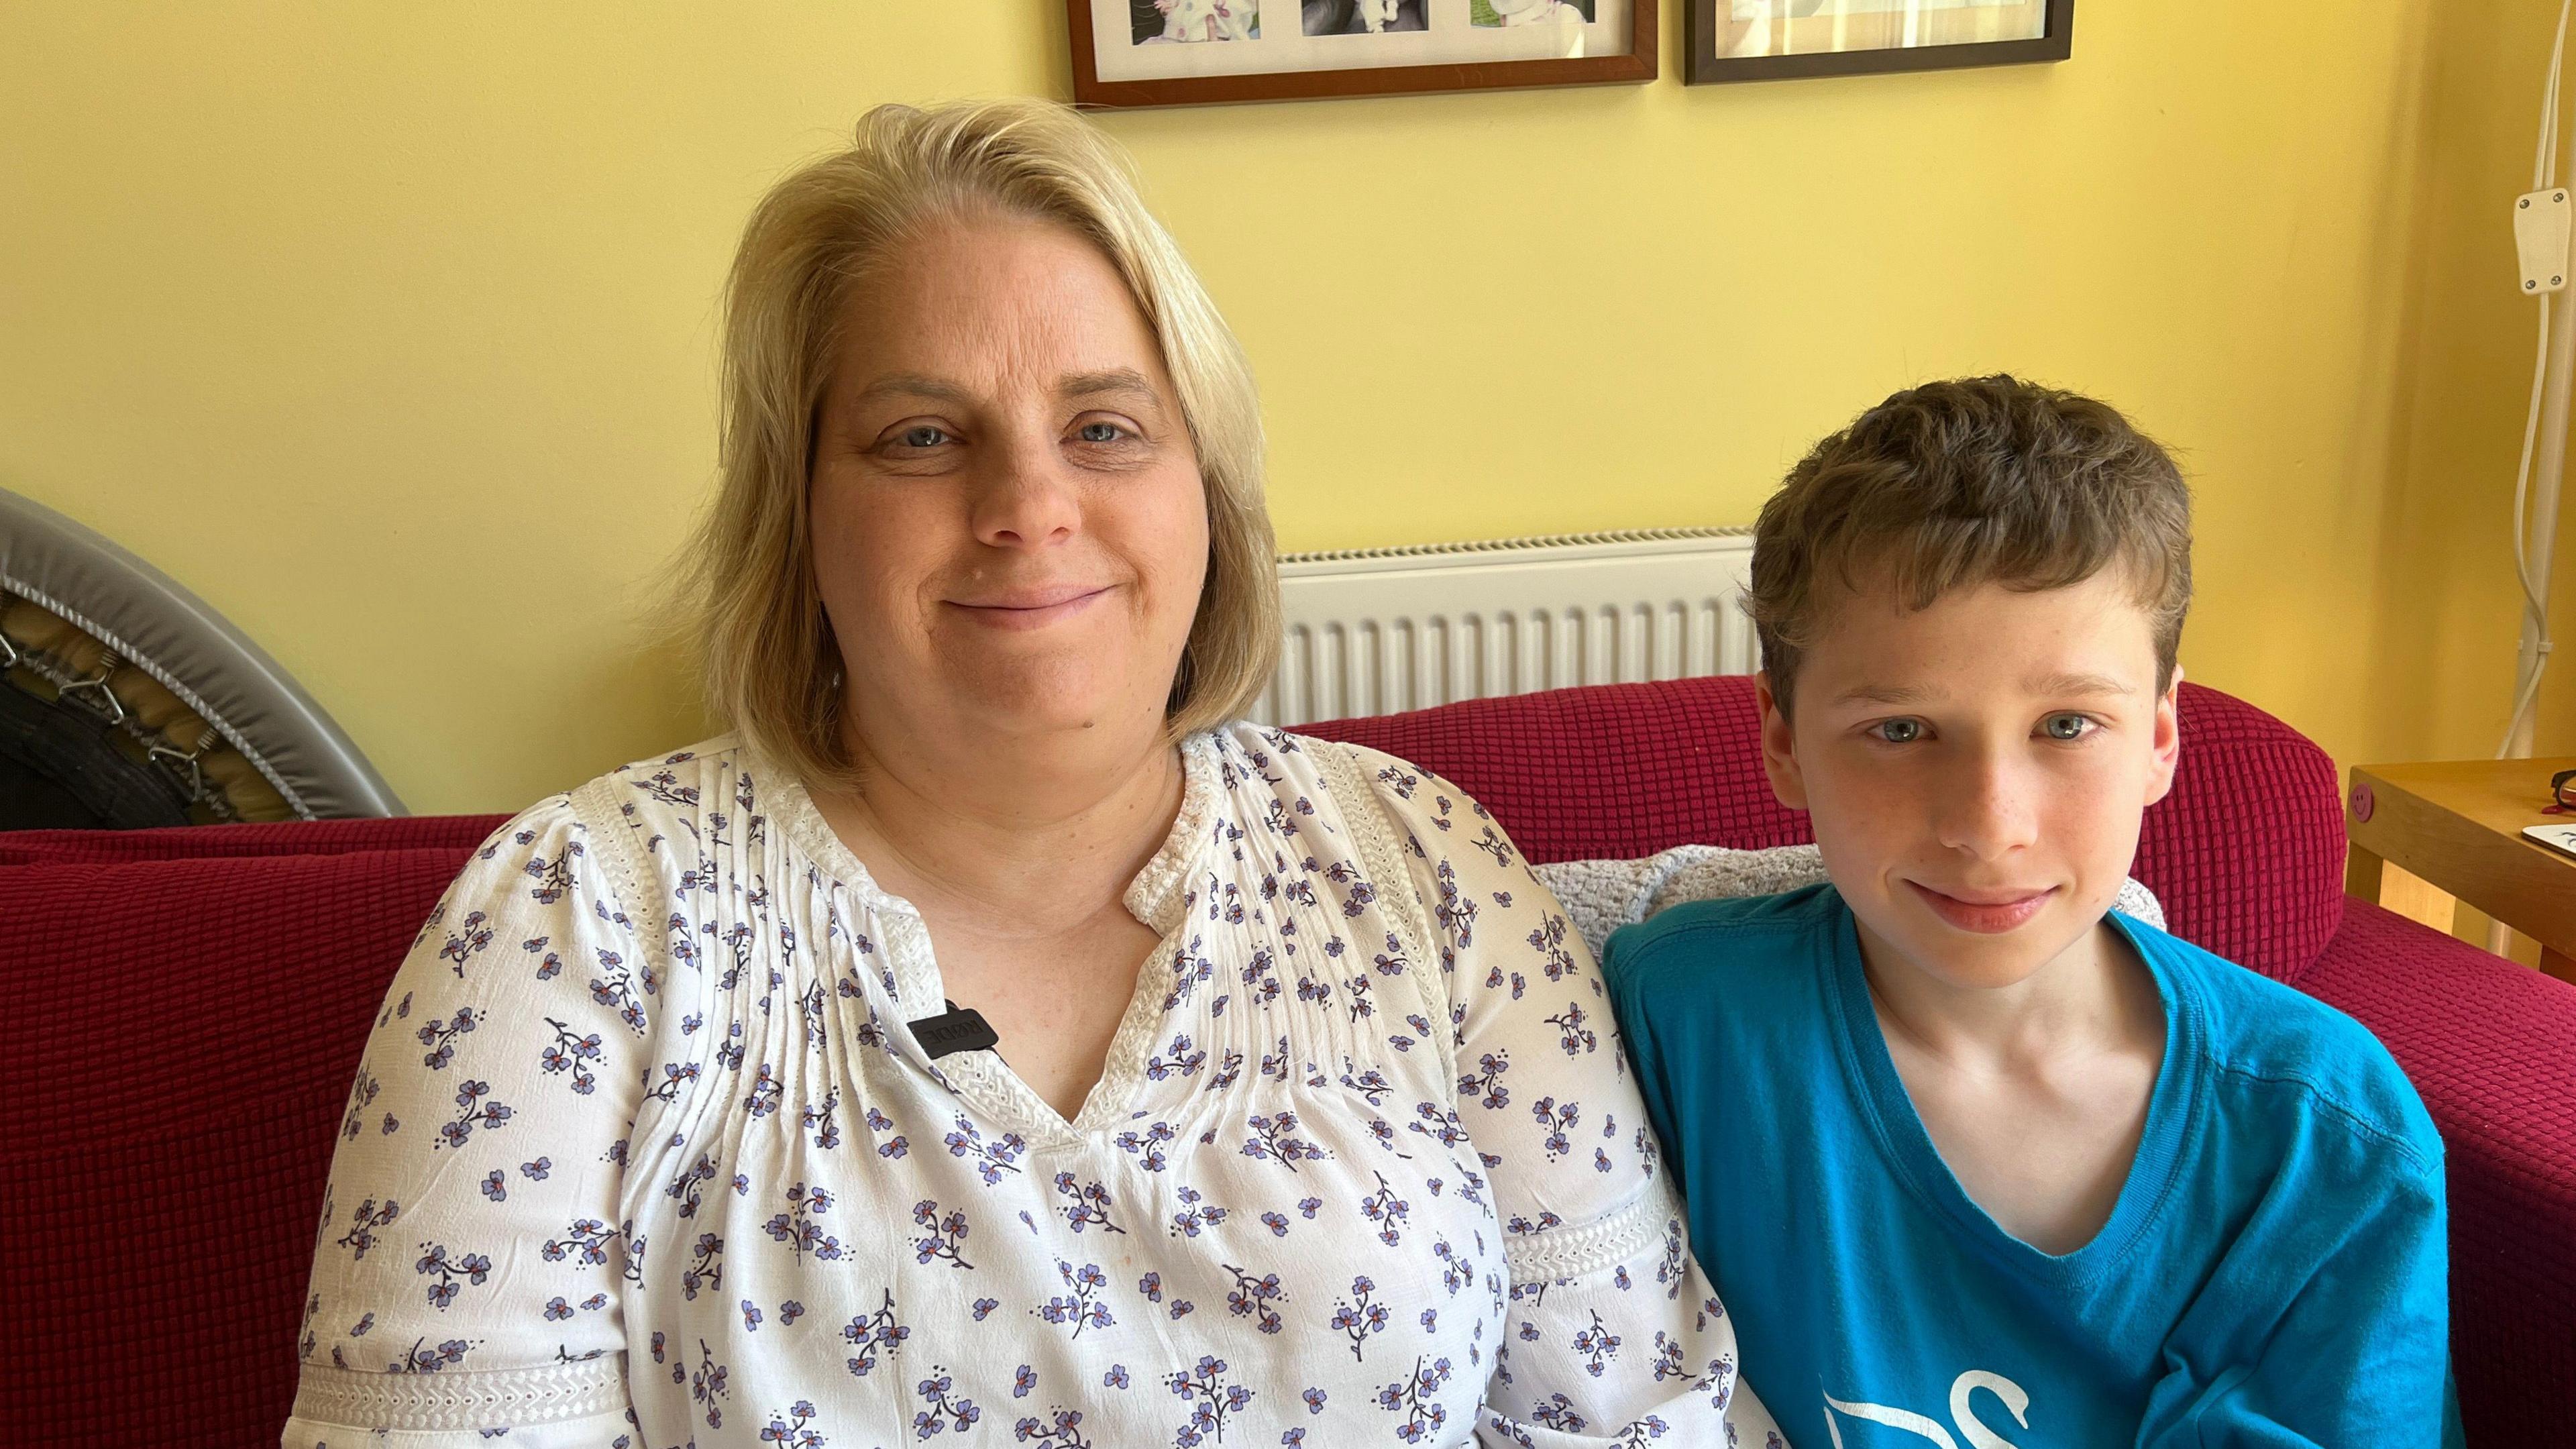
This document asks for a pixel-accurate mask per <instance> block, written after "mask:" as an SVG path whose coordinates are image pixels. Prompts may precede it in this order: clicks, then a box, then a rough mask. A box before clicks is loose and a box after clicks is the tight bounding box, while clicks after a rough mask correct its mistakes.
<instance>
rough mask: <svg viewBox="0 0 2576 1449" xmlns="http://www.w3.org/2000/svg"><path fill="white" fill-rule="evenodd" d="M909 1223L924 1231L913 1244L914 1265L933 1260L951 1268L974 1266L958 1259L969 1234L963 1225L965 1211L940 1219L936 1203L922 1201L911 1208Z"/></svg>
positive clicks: (950, 1211) (964, 1223)
mask: <svg viewBox="0 0 2576 1449" xmlns="http://www.w3.org/2000/svg"><path fill="white" fill-rule="evenodd" d="M912 1222H913V1226H915V1227H918V1228H920V1229H922V1230H923V1234H922V1236H920V1237H918V1238H915V1239H913V1241H912V1252H913V1261H915V1262H917V1263H923V1264H927V1263H930V1262H932V1261H934V1260H936V1261H939V1262H943V1263H946V1264H948V1265H949V1266H950V1267H953V1268H972V1267H974V1266H975V1265H974V1264H972V1263H969V1262H967V1261H966V1260H965V1259H964V1258H963V1257H960V1256H959V1255H958V1251H957V1250H958V1245H959V1244H961V1243H963V1242H965V1241H966V1234H967V1233H968V1232H969V1231H970V1229H969V1228H968V1227H967V1225H966V1212H965V1209H963V1208H951V1209H949V1211H948V1213H947V1214H946V1215H945V1216H942V1215H941V1213H940V1211H939V1204H938V1203H937V1202H934V1201H932V1200H931V1199H929V1198H923V1199H922V1200H921V1201H919V1202H917V1203H914V1204H913V1205H912Z"/></svg>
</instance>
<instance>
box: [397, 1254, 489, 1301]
mask: <svg viewBox="0 0 2576 1449" xmlns="http://www.w3.org/2000/svg"><path fill="white" fill-rule="evenodd" d="M420 1246H421V1255H420V1261H419V1262H417V1263H414V1264H412V1271H413V1272H415V1273H418V1274H421V1275H422V1276H424V1277H429V1278H435V1279H436V1280H438V1281H436V1282H434V1283H432V1284H430V1285H429V1306H430V1307H432V1308H437V1309H441V1310H444V1309H445V1308H446V1307H447V1306H448V1305H449V1304H451V1303H454V1302H455V1301H456V1291H457V1289H459V1288H460V1287H463V1286H465V1284H460V1283H459V1282H457V1279H458V1278H460V1277H462V1278H463V1279H464V1280H465V1283H468V1284H472V1285H473V1286H474V1287H477V1288H480V1287H482V1286H483V1280H484V1279H485V1278H488V1277H490V1276H491V1275H492V1260H491V1259H490V1258H489V1257H487V1256H485V1255H484V1254H481V1253H467V1254H465V1255H464V1256H463V1257H460V1258H456V1259H453V1260H451V1259H449V1257H448V1256H447V1246H446V1244H444V1243H423V1244H421V1245H420Z"/></svg>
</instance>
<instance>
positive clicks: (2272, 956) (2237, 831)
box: [1301, 675, 2344, 980]
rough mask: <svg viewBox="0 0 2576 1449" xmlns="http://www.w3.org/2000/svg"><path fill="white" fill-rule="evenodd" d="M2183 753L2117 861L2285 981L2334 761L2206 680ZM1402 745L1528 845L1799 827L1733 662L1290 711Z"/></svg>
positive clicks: (2311, 924) (1792, 832) (1653, 841)
mask: <svg viewBox="0 0 2576 1449" xmlns="http://www.w3.org/2000/svg"><path fill="white" fill-rule="evenodd" d="M2181 716H2182V718H2181V724H2182V739H2183V748H2182V763H2181V766H2180V768H2179V769H2178V770H2177V771H2176V772H2175V775H2174V788H2173V793H2172V794H2171V795H2169V796H2167V797H2166V799H2165V801H2164V803H2163V804H2160V805H2158V806H2156V807H2155V808H2153V809H2151V810H2149V811H2148V812H2147V817H2146V825H2145V830H2144V833H2143V834H2142V835H2141V836H2140V838H2139V841H2138V857H2137V863H2136V864H2135V865H2134V866H2133V867H2132V868H2131V871H2132V873H2133V874H2134V875H2136V876H2137V878H2138V879H2139V880H2140V881H2142V882H2144V883H2145V884H2146V886H2147V888H2148V889H2150V890H2152V891H2154V892H2155V893H2156V898H2157V899H2158V900H2159V901H2160V902H2162V903H2163V905H2164V908H2165V918H2166V921H2167V923H2168V924H2169V925H2170V926H2172V928H2173V931H2174V934H2175V935H2178V936H2181V937H2182V938H2184V939H2185V940H2188V941H2191V942H2194V943H2195V944H2197V945H2200V946H2203V947H2206V948H2207V949H2209V950H2212V951H2215V952H2217V953H2218V954H2219V955H2221V956H2224V957H2226V958H2227V959H2229V960H2231V961H2235V962H2238V963H2240V964H2243V965H2246V966H2251V967H2253V968H2254V969H2255V970H2257V971H2261V972H2263V973H2265V974H2266V975H2270V976H2276V977H2279V978H2281V979H2283V980H2295V979H2296V978H2297V976H2298V973H2299V972H2300V971H2301V970H2302V969H2303V968H2305V967H2306V966H2307V964H2308V963H2309V962H2310V961H2313V960H2315V959H2316V956H2317V953H2318V952H2319V951H2322V950H2324V949H2325V944H2326V941H2327V939H2328V938H2329V937H2331V936H2333V935H2334V932H2335V927H2336V925H2337V924H2338V923H2339V922H2340V921H2341V920H2342V910H2343V906H2342V901H2343V855H2344V839H2343V804H2342V792H2341V790H2340V789H2339V788H2338V787H2337V785H2336V781H2335V768H2334V762H2333V761H2332V760H2330V759H2328V758H2326V755H2325V752H2324V751H2322V750H2320V749H2318V748H2317V747H2316V746H2315V745H2314V744H2311V743H2310V742H2309V741H2308V739H2307V737H2306V736H2304V735H2301V734H2300V733H2299V732H2298V731H2296V730H2294V729H2291V728H2290V727H2289V726H2288V725H2285V724H2283V723H2281V722H2280V721H2279V720H2276V719H2274V718H2272V717H2271V716H2270V715H2268V714H2265V713H2263V712H2262V711H2261V710H2259V709H2256V708H2254V707H2253V706H2252V705H2250V704H2247V703H2245V702H2244V701H2243V700H2240V699H2235V698H2232V697H2230V696H2228V695H2224V694H2221V693H2219V692H2218V691H2216V690H2214V689H2203V688H2201V687H2199V686H2198V685H2194V684H2185V685H2184V686H2183V690H2182V710H2181ZM1301 728H1302V731H1303V732H1304V733H1307V734H1313V735H1318V736H1321V737H1323V738H1325V739H1336V740H1349V741H1352V742H1354V743H1357V744H1363V745H1367V746H1369V747H1371V748H1373V749H1380V750H1384V751H1386V752H1387V753H1389V754H1391V755H1398V756H1401V757H1403V758H1404V759H1407V760H1410V761H1412V762H1413V763H1414V764H1417V765H1420V766H1422V767H1423V768H1424V769H1427V770H1431V771H1433V772H1435V773H1437V774H1439V775H1442V776H1444V777H1446V778H1447V779H1449V780H1451V781H1452V782H1454V783H1455V784H1456V785H1457V786H1458V788H1459V789H1461V790H1464V791H1466V792H1467V793H1468V794H1470V795H1473V796H1475V797H1476V798H1477V799H1478V800H1479V801H1481V802H1483V803H1484V805H1485V806H1486V808H1488V809H1490V810H1492V811H1493V812H1494V814H1495V815H1496V816H1498V817H1499V818H1500V819H1501V820H1502V822H1503V825H1504V828H1505V829H1507V830H1509V831H1510V832H1511V833H1512V837H1513V839H1514V840H1515V841H1517V842H1518V843H1519V845H1520V848H1521V849H1522V850H1523V851H1524V852H1526V853H1527V854H1528V855H1529V857H1530V859H1532V860H1537V861H1555V860H1581V859H1589V858H1596V857H1620V856H1635V855H1646V854H1651V853H1653V852H1655V851H1658V850H1664V849H1668V848H1669V847H1672V846H1676V845H1686V844H1701V845H1727V846H1733V847H1735V848H1737V849H1740V850H1751V849H1756V848H1759V847H1763V846H1773V845H1798V844H1804V843H1806V842H1808V841H1810V840H1813V839H1814V838H1815V837H1814V835H1813V833H1812V832H1811V831H1810V830H1809V828H1808V824H1807V817H1806V816H1805V815H1804V814H1802V813H1800V812H1796V811H1791V810H1787V809H1784V808H1782V807H1781V805H1780V803H1779V802H1778V801H1776V800H1774V799H1773V798H1772V797H1771V787H1770V784H1769V783H1768V782H1767V781H1766V780H1764V778H1763V775H1762V760H1761V756H1760V754H1759V745H1758V740H1759V737H1760V725H1759V720H1758V718H1757V716H1756V713H1755V707H1754V702H1753V681H1752V680H1751V679H1750V678H1749V677H1747V676H1743V675H1731V676H1723V677H1719V678H1712V679H1682V680H1674V681H1671V682H1668V683H1659V684H1623V685H1612V686H1607V687H1601V688H1591V689H1567V690H1556V691H1552V692H1549V693H1545V694H1525V695H1518V696H1515V697H1512V698H1507V699H1480V700H1470V701H1467V702H1464V703H1460V704H1452V705H1444V706H1442V707H1441V708H1438V709H1427V710H1417V711H1415V712H1413V713H1411V714H1399V715H1384V716H1380V717H1377V718H1373V719H1354V720H1336V721H1332V722H1330V723H1325V724H1315V725H1306V726H1302V727H1301Z"/></svg>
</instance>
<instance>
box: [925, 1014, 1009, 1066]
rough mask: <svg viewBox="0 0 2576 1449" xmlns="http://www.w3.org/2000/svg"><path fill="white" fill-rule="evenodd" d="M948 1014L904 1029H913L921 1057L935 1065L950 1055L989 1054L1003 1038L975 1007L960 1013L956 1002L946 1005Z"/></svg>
mask: <svg viewBox="0 0 2576 1449" xmlns="http://www.w3.org/2000/svg"><path fill="white" fill-rule="evenodd" d="M945 1005H946V1006H947V1007H948V1010H947V1011H946V1012H945V1013H944V1014H942V1015H939V1016H925V1017H923V1018H921V1019H920V1020H919V1021H908V1022H905V1023H904V1025H906V1026H909V1027H911V1028H912V1039H913V1040H914V1041H917V1042H919V1043H921V1050H922V1054H923V1055H925V1056H927V1057H929V1058H930V1059H931V1060H932V1061H934V1062H935V1061H937V1060H939V1059H940V1058H941V1057H944V1056H946V1055H948V1054H949V1053H951V1052H980V1051H990V1050H992V1049H993V1048H994V1047H995V1046H997V1045H999V1044H1000V1042H1001V1040H1002V1038H1001V1037H1000V1036H999V1035H998V1034H996V1033H995V1032H994V1030H993V1028H992V1027H991V1026H990V1025H989V1024H987V1023H986V1022H985V1020H984V1014H983V1013H982V1012H980V1011H977V1010H976V1009H975V1008H973V1007H971V1006H970V1007H967V1008H965V1009H964V1010H962V1011H961V1010H959V1009H958V1006H957V1003H956V1002H953V1001H951V1002H947V1003H945Z"/></svg>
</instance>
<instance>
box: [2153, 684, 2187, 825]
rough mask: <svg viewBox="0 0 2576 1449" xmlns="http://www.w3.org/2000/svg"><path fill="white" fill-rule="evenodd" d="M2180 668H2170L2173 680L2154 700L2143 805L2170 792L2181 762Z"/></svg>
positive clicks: (2157, 799)
mask: <svg viewBox="0 0 2576 1449" xmlns="http://www.w3.org/2000/svg"><path fill="white" fill-rule="evenodd" d="M2181 698H2182V666H2181V665H2179V664H2177V665H2175V666H2174V672H2173V680H2172V682H2171V683H2168V684H2167V685H2166V686H2165V692H2164V694H2163V696H2162V697H2161V698H2159V699H2158V700H2157V701H2156V725H2155V733H2154V736H2153V739H2154V754H2153V756H2152V758H2151V762H2150V764H2149V766H2148V773H2147V803H2148V804H2150V805H2153V804H2155V803H2156V802H2157V801H2159V800H2162V799H2163V798H2165V796H2167V795H2170V794H2172V793H2173V781H2174V767H2175V766H2176V765H2178V764H2180V763H2181V761H2182V717H2181V704H2180V701H2181Z"/></svg>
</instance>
